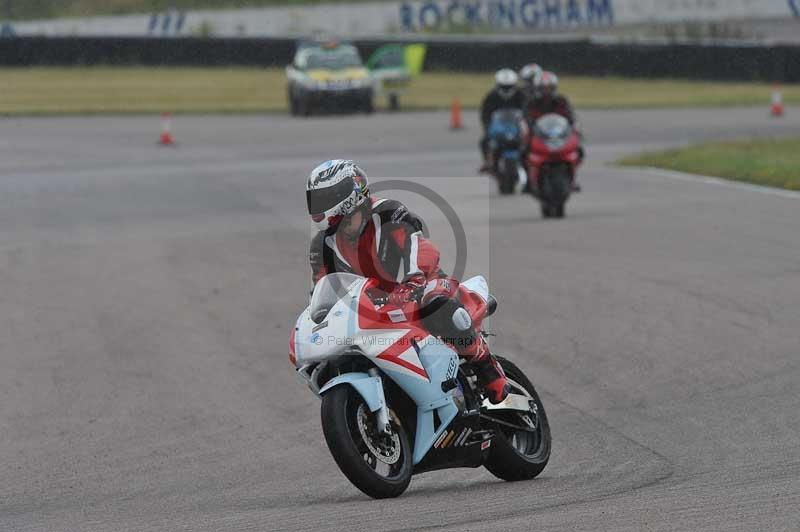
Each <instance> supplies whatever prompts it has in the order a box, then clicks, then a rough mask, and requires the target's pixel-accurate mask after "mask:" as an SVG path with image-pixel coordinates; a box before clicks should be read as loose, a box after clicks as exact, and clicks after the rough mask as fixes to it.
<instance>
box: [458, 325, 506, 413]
mask: <svg viewBox="0 0 800 532" xmlns="http://www.w3.org/2000/svg"><path fill="white" fill-rule="evenodd" d="M473 346H474V347H473ZM469 349H470V351H472V350H473V349H474V353H475V354H474V355H472V356H468V355H466V353H465V354H464V356H465V358H467V359H468V360H469V361H470V363H471V364H472V366H473V367H474V368H475V374H476V375H477V376H478V382H480V383H481V385H482V386H483V389H484V390H485V391H486V397H487V398H488V399H489V402H490V403H492V404H495V405H496V404H497V403H502V402H503V400H504V399H505V398H506V397H508V394H509V392H510V391H511V387H510V386H509V384H508V379H506V374H505V372H504V371H503V368H502V367H501V366H500V364H499V363H498V362H497V360H496V359H495V358H494V357H493V356H492V354H491V353H490V352H489V346H488V345H487V344H486V340H484V339H483V337H480V336H479V337H478V339H477V341H475V342H473V344H472V345H471V346H470V348H469Z"/></svg>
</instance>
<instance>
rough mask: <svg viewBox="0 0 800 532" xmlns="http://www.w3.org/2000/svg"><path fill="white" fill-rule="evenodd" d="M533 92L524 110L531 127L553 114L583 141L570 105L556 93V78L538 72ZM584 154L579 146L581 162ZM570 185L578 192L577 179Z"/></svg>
mask: <svg viewBox="0 0 800 532" xmlns="http://www.w3.org/2000/svg"><path fill="white" fill-rule="evenodd" d="M533 91H534V92H533V93H534V96H533V98H531V99H529V100H528V102H527V104H526V109H525V116H526V117H527V119H528V121H529V122H530V123H531V126H533V124H534V123H535V122H536V121H537V120H539V119H540V118H541V117H542V116H544V115H546V114H550V113H554V114H557V115H561V116H563V117H564V118H566V119H567V121H568V122H569V124H570V125H571V126H572V127H574V128H575V131H576V132H577V133H578V136H579V137H580V138H581V139H583V134H582V133H581V131H580V128H579V126H578V120H577V117H576V116H575V111H574V110H573V108H572V105H571V104H570V102H569V100H568V99H567V97H566V96H564V95H562V94H560V93H559V92H558V76H556V75H555V74H554V73H553V72H549V71H546V70H545V71H542V72H540V73H539V74H538V75H537V76H536V77H535V78H534V81H533ZM531 130H533V128H531ZM584 153H585V152H584V150H583V146H582V145H581V146H579V147H578V154H579V156H580V158H581V160H583V157H584ZM572 185H573V189H574V190H575V191H576V192H577V191H580V189H581V186H580V184H579V183H578V180H577V178H575V180H574V181H573V184H572Z"/></svg>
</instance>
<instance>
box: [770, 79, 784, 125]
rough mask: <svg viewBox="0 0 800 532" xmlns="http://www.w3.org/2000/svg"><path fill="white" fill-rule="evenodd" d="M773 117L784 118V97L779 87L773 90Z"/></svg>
mask: <svg viewBox="0 0 800 532" xmlns="http://www.w3.org/2000/svg"><path fill="white" fill-rule="evenodd" d="M772 116H775V117H778V116H783V95H782V94H781V88H780V87H779V86H777V85H775V87H774V88H773V89H772Z"/></svg>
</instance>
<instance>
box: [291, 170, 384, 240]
mask: <svg viewBox="0 0 800 532" xmlns="http://www.w3.org/2000/svg"><path fill="white" fill-rule="evenodd" d="M367 198H369V182H368V181H367V174H366V173H364V171H363V170H362V169H361V168H359V167H358V166H357V165H356V164H355V163H354V162H353V161H345V160H343V159H334V160H332V161H326V162H324V163H322V164H321V165H319V166H317V167H316V168H314V170H312V171H311V174H310V175H309V176H308V181H307V182H306V200H307V202H308V214H310V215H311V219H312V220H313V222H314V224H316V226H317V228H318V229H319V230H320V231H325V230H327V229H329V228H332V227H336V225H338V224H339V222H340V221H341V220H342V218H343V217H345V216H347V215H349V214H353V213H354V212H355V211H356V210H357V209H358V207H360V206H361V205H363V204H364V203H365V202H366V201H367Z"/></svg>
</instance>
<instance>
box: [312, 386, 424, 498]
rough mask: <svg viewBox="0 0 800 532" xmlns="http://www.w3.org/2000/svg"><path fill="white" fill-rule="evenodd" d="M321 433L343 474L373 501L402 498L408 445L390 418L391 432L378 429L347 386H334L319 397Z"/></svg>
mask: <svg viewBox="0 0 800 532" xmlns="http://www.w3.org/2000/svg"><path fill="white" fill-rule="evenodd" d="M321 413H322V432H323V433H324V434H325V441H326V442H327V444H328V449H329V450H330V451H331V454H332V455H333V459H334V460H336V464H337V465H338V466H339V469H341V470H342V473H344V475H345V476H346V477H347V478H348V479H349V480H350V482H352V483H353V485H354V486H355V487H357V488H358V489H360V490H361V491H363V492H364V493H366V494H367V495H369V496H370V497H373V498H375V499H386V498H390V497H397V496H399V495H401V494H402V493H403V492H404V491H405V490H406V488H407V487H408V484H409V482H410V481H411V471H412V463H411V459H412V456H411V444H410V443H409V438H408V434H407V433H406V431H405V429H404V428H403V426H402V425H401V424H400V423H399V421H398V419H397V417H396V416H392V419H391V427H392V433H391V435H389V436H387V435H385V434H383V433H381V432H379V431H378V430H377V425H376V420H375V418H376V416H375V414H374V413H373V412H370V411H369V408H367V405H366V403H365V402H364V399H363V398H362V397H361V395H359V393H358V392H357V391H356V390H355V389H353V387H351V386H349V385H340V386H336V387H334V388H333V389H332V390H330V391H329V392H328V393H326V394H325V395H324V396H323V397H322V408H321Z"/></svg>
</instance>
